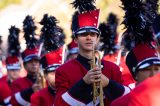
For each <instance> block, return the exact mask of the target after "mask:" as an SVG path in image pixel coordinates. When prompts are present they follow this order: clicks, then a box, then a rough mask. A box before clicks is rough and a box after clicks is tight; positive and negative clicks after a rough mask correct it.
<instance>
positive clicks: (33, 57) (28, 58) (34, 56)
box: [23, 54, 40, 62]
mask: <svg viewBox="0 0 160 106" xmlns="http://www.w3.org/2000/svg"><path fill="white" fill-rule="evenodd" d="M34 59H35V60H40V57H39V56H38V55H35V54H32V55H28V56H27V57H25V58H24V60H23V61H24V62H29V61H31V60H34Z"/></svg>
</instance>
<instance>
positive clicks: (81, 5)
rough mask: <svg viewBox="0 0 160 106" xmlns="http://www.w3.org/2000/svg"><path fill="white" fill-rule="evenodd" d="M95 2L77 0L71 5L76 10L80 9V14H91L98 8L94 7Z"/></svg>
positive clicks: (91, 0) (92, 0) (93, 0)
mask: <svg viewBox="0 0 160 106" xmlns="http://www.w3.org/2000/svg"><path fill="white" fill-rule="evenodd" d="M94 3H95V0H75V1H74V2H72V3H71V4H72V5H73V7H74V8H75V9H78V10H79V12H80V13H83V12H89V11H91V10H95V9H96V6H95V5H94Z"/></svg>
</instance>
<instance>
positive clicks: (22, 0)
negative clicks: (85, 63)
mask: <svg viewBox="0 0 160 106" xmlns="http://www.w3.org/2000/svg"><path fill="white" fill-rule="evenodd" d="M72 1H73V0H0V36H2V41H3V42H2V45H1V48H2V51H3V52H1V53H3V54H1V55H3V56H5V55H6V51H7V37H8V34H9V31H8V28H10V26H11V25H15V26H16V27H18V28H20V29H21V30H22V26H23V20H24V18H25V17H26V15H32V16H33V17H34V19H35V23H36V26H37V27H38V28H37V30H36V34H37V37H38V36H39V35H40V29H41V26H40V25H39V22H40V20H41V19H42V17H43V15H44V14H45V13H48V14H49V15H53V16H55V17H56V18H57V19H58V20H59V21H60V23H59V26H61V27H62V28H63V29H64V32H65V34H66V40H65V41H66V44H68V43H70V41H71V30H70V26H71V19H72V15H73V12H74V11H75V10H74V9H73V8H72V5H71V4H70V3H71V2H72ZM96 6H97V8H100V9H101V13H100V20H99V21H100V22H106V19H107V16H108V14H109V13H111V12H112V13H114V14H116V15H117V16H118V19H119V26H118V29H117V31H118V33H121V31H122V29H123V26H122V25H120V23H121V22H122V18H123V10H122V9H121V7H120V6H121V2H120V0H96ZM20 43H21V48H22V51H23V50H24V49H25V41H24V38H23V32H21V34H20ZM2 58H3V57H2Z"/></svg>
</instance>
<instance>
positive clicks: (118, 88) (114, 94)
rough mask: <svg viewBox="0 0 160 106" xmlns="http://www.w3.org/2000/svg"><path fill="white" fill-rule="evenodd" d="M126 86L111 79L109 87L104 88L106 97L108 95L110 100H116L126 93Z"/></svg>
mask: <svg viewBox="0 0 160 106" xmlns="http://www.w3.org/2000/svg"><path fill="white" fill-rule="evenodd" d="M124 90H125V89H124V86H123V85H121V84H119V83H117V82H115V81H113V80H109V84H108V86H107V87H104V88H103V91H104V94H105V96H106V97H108V98H109V99H110V100H114V99H116V98H118V97H120V96H122V94H123V93H124Z"/></svg>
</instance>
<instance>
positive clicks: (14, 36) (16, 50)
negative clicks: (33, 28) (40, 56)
mask: <svg viewBox="0 0 160 106" xmlns="http://www.w3.org/2000/svg"><path fill="white" fill-rule="evenodd" d="M19 32H20V30H19V29H18V28H16V27H15V26H11V28H10V29H9V36H8V53H9V55H10V56H19V54H20V44H19V39H18V38H19Z"/></svg>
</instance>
